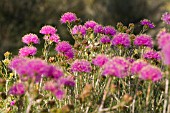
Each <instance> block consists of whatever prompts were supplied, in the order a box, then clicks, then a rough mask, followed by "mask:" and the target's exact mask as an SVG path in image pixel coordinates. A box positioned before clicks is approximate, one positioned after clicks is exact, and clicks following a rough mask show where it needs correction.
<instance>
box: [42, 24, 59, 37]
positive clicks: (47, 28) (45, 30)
mask: <svg viewBox="0 0 170 113" xmlns="http://www.w3.org/2000/svg"><path fill="white" fill-rule="evenodd" d="M56 32H57V30H56V29H55V28H54V27H52V26H50V25H46V26H43V27H42V28H41V30H40V33H41V34H44V35H52V34H55V33H56Z"/></svg>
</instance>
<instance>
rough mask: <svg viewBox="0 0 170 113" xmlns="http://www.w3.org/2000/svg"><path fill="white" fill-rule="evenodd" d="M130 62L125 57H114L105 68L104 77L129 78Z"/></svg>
mask: <svg viewBox="0 0 170 113" xmlns="http://www.w3.org/2000/svg"><path fill="white" fill-rule="evenodd" d="M128 70H129V62H128V61H126V59H125V58H123V57H118V56H117V57H114V58H112V59H111V60H109V61H108V62H107V63H105V65H104V66H103V73H102V74H103V75H105V76H107V75H109V76H116V77H118V78H124V77H126V76H128Z"/></svg>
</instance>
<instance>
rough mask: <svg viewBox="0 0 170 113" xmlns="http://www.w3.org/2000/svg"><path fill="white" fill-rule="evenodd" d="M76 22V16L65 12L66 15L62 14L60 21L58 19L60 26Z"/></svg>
mask: <svg viewBox="0 0 170 113" xmlns="http://www.w3.org/2000/svg"><path fill="white" fill-rule="evenodd" d="M76 20H77V16H76V14H75V13H71V12H67V13H64V14H63V15H62V16H61V19H60V22H61V23H62V24H64V23H67V22H69V23H71V22H75V21H76Z"/></svg>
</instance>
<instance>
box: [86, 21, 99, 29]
mask: <svg viewBox="0 0 170 113" xmlns="http://www.w3.org/2000/svg"><path fill="white" fill-rule="evenodd" d="M96 25H97V23H96V22H95V21H93V20H90V21H87V22H86V23H85V24H84V26H85V27H86V28H87V29H89V28H91V29H94V27H95V26H96Z"/></svg>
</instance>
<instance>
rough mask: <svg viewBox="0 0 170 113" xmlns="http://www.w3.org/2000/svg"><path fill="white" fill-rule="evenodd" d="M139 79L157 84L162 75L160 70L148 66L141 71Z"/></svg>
mask: <svg viewBox="0 0 170 113" xmlns="http://www.w3.org/2000/svg"><path fill="white" fill-rule="evenodd" d="M139 78H140V79H142V80H152V81H153V82H156V81H158V80H160V79H161V78H162V73H161V71H160V69H159V68H157V67H155V66H152V65H148V66H146V67H144V68H142V69H141V71H140V75H139Z"/></svg>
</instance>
